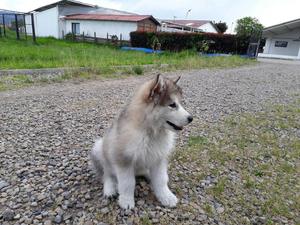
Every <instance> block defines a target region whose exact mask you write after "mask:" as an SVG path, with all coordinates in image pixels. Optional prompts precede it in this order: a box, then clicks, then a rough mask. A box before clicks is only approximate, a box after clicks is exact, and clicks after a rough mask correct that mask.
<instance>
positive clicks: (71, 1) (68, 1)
mask: <svg viewBox="0 0 300 225" xmlns="http://www.w3.org/2000/svg"><path fill="white" fill-rule="evenodd" d="M57 5H75V6H86V7H97V6H96V5H92V4H87V3H83V2H80V1H76V0H61V1H58V2H54V3H52V4H49V5H45V6H42V7H39V8H37V9H35V10H33V11H37V12H41V11H44V10H47V9H51V8H53V7H56V6H57Z"/></svg>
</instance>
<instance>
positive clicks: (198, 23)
mask: <svg viewBox="0 0 300 225" xmlns="http://www.w3.org/2000/svg"><path fill="white" fill-rule="evenodd" d="M162 21H164V22H168V23H173V24H178V25H183V26H188V27H193V28H199V27H200V26H202V25H204V24H207V23H210V22H211V21H209V20H162Z"/></svg>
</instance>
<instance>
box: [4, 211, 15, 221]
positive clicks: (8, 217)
mask: <svg viewBox="0 0 300 225" xmlns="http://www.w3.org/2000/svg"><path fill="white" fill-rule="evenodd" d="M14 216H15V212H14V211H12V210H11V209H6V210H5V211H4V212H3V213H2V218H3V220H4V221H12V220H13V219H14Z"/></svg>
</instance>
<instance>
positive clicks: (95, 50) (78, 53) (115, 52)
mask: <svg viewBox="0 0 300 225" xmlns="http://www.w3.org/2000/svg"><path fill="white" fill-rule="evenodd" d="M250 62H251V60H247V59H243V58H240V57H237V56H234V57H215V58H206V57H199V56H198V55H197V53H195V52H181V53H165V54H162V55H157V54H145V53H141V52H131V51H121V50H119V49H118V48H116V47H113V46H107V45H100V44H98V45H95V44H93V43H79V42H76V43H75V42H70V41H65V40H57V39H54V38H38V40H37V44H33V43H32V41H25V40H22V41H17V40H15V39H14V38H9V39H8V38H0V69H32V68H58V67H88V68H91V69H95V70H100V71H101V70H104V71H105V69H104V68H110V67H113V66H123V65H133V66H136V65H145V64H154V65H160V64H169V65H170V66H171V67H174V68H175V69H196V68H223V67H235V66H241V65H245V64H247V63H250Z"/></svg>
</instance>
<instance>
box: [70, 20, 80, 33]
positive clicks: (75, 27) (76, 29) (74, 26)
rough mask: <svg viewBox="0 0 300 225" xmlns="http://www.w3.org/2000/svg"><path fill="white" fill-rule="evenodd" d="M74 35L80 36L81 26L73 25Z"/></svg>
mask: <svg viewBox="0 0 300 225" xmlns="http://www.w3.org/2000/svg"><path fill="white" fill-rule="evenodd" d="M72 34H80V24H79V23H72Z"/></svg>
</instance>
